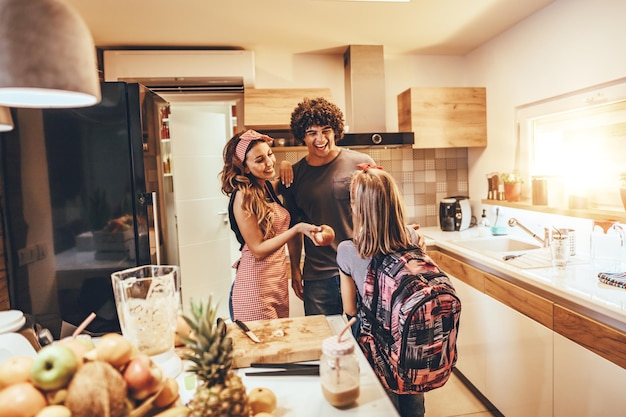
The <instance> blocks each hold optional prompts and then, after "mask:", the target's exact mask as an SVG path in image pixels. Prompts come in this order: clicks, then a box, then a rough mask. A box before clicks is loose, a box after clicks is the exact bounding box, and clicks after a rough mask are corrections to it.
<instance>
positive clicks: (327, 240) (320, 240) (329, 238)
mask: <svg viewBox="0 0 626 417" xmlns="http://www.w3.org/2000/svg"><path fill="white" fill-rule="evenodd" d="M320 227H321V228H322V230H321V231H319V232H317V233H316V234H315V241H316V242H317V244H318V245H320V246H328V245H330V244H332V243H333V241H334V240H335V231H334V230H333V228H332V227H330V226H328V225H325V224H323V225H321V226H320Z"/></svg>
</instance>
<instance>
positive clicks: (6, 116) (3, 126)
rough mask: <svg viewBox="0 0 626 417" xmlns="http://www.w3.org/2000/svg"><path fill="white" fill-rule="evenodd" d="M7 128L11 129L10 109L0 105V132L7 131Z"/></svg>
mask: <svg viewBox="0 0 626 417" xmlns="http://www.w3.org/2000/svg"><path fill="white" fill-rule="evenodd" d="M9 130H13V118H12V117H11V110H10V109H9V108H8V107H2V106H0V132H8V131H9Z"/></svg>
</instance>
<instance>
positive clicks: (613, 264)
mask: <svg viewBox="0 0 626 417" xmlns="http://www.w3.org/2000/svg"><path fill="white" fill-rule="evenodd" d="M623 247H624V229H623V228H622V226H621V225H620V224H619V223H618V222H616V221H613V220H596V221H594V222H593V229H592V230H591V262H592V264H593V266H594V268H595V269H597V270H598V272H622V271H620V268H621V256H622V249H623Z"/></svg>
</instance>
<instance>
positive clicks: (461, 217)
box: [439, 196, 472, 232]
mask: <svg viewBox="0 0 626 417" xmlns="http://www.w3.org/2000/svg"><path fill="white" fill-rule="evenodd" d="M471 218H472V208H471V207H470V203H469V197H465V196H451V197H446V198H444V199H442V200H441V201H440V202H439V225H440V227H441V230H443V231H445V232H454V231H461V230H465V229H467V228H468V227H469V225H470V222H471Z"/></svg>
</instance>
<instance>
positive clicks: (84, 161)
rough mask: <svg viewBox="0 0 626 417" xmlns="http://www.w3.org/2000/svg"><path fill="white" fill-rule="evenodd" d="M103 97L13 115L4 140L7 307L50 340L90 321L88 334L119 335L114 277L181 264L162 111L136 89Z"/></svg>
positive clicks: (111, 89) (117, 86) (115, 86)
mask: <svg viewBox="0 0 626 417" xmlns="http://www.w3.org/2000/svg"><path fill="white" fill-rule="evenodd" d="M101 88H102V101H101V102H100V103H99V104H98V105H95V106H93V107H87V108H79V109H43V110H41V109H13V110H12V112H13V117H14V120H15V121H16V123H15V125H16V128H15V129H14V131H12V132H8V133H5V134H3V137H2V138H1V139H2V141H1V142H2V143H1V152H2V155H1V157H2V162H1V163H2V174H3V175H2V179H3V184H2V188H3V190H4V192H3V195H2V198H3V201H2V203H3V204H2V206H3V208H4V210H3V213H2V214H3V223H4V244H5V253H6V262H7V282H8V287H9V288H8V289H9V299H10V303H11V308H13V309H18V310H21V311H23V312H24V313H26V314H30V315H32V316H33V317H34V319H35V320H36V321H37V322H38V323H40V324H41V325H42V326H44V327H46V328H48V329H50V330H51V331H52V333H53V335H54V336H55V337H59V336H60V334H61V330H62V328H64V327H65V326H67V327H69V328H71V327H72V326H77V325H79V324H80V323H81V322H82V321H83V320H84V319H85V318H87V317H88V316H89V315H90V313H92V312H94V313H96V318H95V320H93V321H92V322H91V324H90V325H89V327H88V328H87V330H88V331H90V332H92V333H95V334H100V333H106V332H112V331H119V322H118V319H117V313H116V310H115V303H114V299H113V291H112V288H111V273H112V272H115V271H120V270H123V269H126V268H130V267H134V266H139V265H146V264H151V263H152V264H154V263H162V264H165V263H173V264H175V263H177V260H178V254H177V252H176V251H177V249H176V236H175V230H176V227H175V223H176V214H175V209H174V206H173V204H171V203H168V201H169V202H172V201H174V199H173V192H174V190H173V183H172V178H171V177H172V173H171V160H170V157H169V155H168V152H169V149H170V148H169V137H168V136H169V135H168V126H167V123H168V120H167V119H168V117H167V116H168V114H169V110H168V108H169V104H168V103H167V102H166V101H165V100H164V99H162V98H161V97H160V96H159V95H157V94H155V93H154V92H152V91H151V90H149V89H148V88H146V87H145V86H143V85H141V84H138V83H126V82H102V83H101ZM168 223H169V224H168ZM172 230H173V231H174V233H173V232H172ZM165 242H167V243H168V245H164V243H165ZM172 242H173V244H172Z"/></svg>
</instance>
